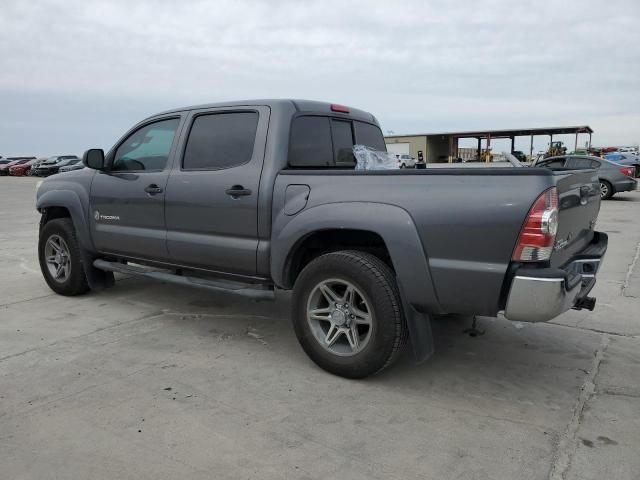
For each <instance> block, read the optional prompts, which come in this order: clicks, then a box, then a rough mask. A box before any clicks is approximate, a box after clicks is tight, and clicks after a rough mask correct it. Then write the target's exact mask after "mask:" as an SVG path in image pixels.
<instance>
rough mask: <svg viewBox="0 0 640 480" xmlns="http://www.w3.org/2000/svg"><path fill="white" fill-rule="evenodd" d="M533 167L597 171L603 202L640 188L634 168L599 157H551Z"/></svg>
mask: <svg viewBox="0 0 640 480" xmlns="http://www.w3.org/2000/svg"><path fill="white" fill-rule="evenodd" d="M532 166H534V167H546V168H550V169H552V170H578V169H592V168H593V169H596V170H597V171H598V179H599V181H600V198H602V199H603V200H607V199H609V198H611V197H613V196H614V195H615V194H616V193H618V192H629V191H633V190H636V189H637V187H638V183H637V182H636V180H635V179H634V176H635V171H634V168H633V167H627V166H624V165H619V164H617V163H614V162H610V161H608V160H605V159H602V158H598V157H591V156H572V155H564V156H560V157H549V158H545V159H543V160H538V161H536V162H534V164H533V165H532Z"/></svg>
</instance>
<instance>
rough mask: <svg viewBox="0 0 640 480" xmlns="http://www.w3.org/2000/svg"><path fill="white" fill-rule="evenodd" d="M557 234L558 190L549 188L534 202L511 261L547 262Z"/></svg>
mask: <svg viewBox="0 0 640 480" xmlns="http://www.w3.org/2000/svg"><path fill="white" fill-rule="evenodd" d="M557 232H558V190H556V187H551V188H550V189H549V190H546V191H545V192H543V193H542V195H540V196H539V197H538V199H537V200H536V201H535V202H534V204H533V206H532V207H531V210H529V214H528V215H527V219H526V220H525V222H524V226H523V227H522V230H521V231H520V236H519V237H518V243H517V245H516V248H515V250H514V251H513V256H512V257H511V259H512V260H513V261H516V262H540V261H545V260H549V258H551V252H552V251H553V244H554V243H555V241H556V233H557Z"/></svg>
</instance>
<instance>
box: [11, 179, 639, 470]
mask: <svg viewBox="0 0 640 480" xmlns="http://www.w3.org/2000/svg"><path fill="white" fill-rule="evenodd" d="M35 183H36V181H35V180H34V179H31V178H4V177H3V178H0V225H1V228H0V269H1V271H2V274H1V275H0V478H6V479H18V478H20V479H43V478H47V479H49V478H65V479H67V478H91V479H102V478H109V479H114V478H117V479H126V478H132V479H134V478H135V479H141V478H149V479H153V480H157V479H164V478H171V479H176V478H203V479H204V478H207V479H209V478H216V479H224V478H230V479H231V478H233V479H236V478H243V479H246V478H253V479H260V480H265V479H282V478H292V479H306V478H313V479H316V478H342V479H344V478H347V479H374V478H385V479H387V478H394V479H402V480H405V479H413V478H438V479H442V478H456V479H547V478H551V479H561V478H566V479H580V480H587V479H603V478H606V479H631V478H635V479H638V478H640V385H639V381H640V315H639V308H638V307H640V300H639V298H638V297H640V266H639V265H638V264H640V262H638V261H637V259H638V255H639V253H640V250H639V247H640V219H639V214H640V193H637V192H634V193H626V194H621V195H618V196H616V197H615V198H614V199H613V200H611V201H607V202H604V203H603V205H602V211H601V214H600V220H599V222H598V228H599V229H601V230H604V231H606V232H609V234H610V244H609V252H608V254H607V257H606V260H605V263H604V265H603V267H602V270H601V272H600V275H599V283H598V285H597V287H596V289H595V295H596V296H597V297H598V305H597V307H596V310H595V311H594V312H592V313H589V312H586V313H585V312H576V311H572V312H568V313H567V314H565V315H563V316H561V317H560V318H558V319H557V320H556V321H554V322H553V323H551V324H518V323H511V322H508V321H506V320H504V319H489V318H482V319H480V326H481V328H483V329H486V334H485V335H484V336H481V337H476V338H471V337H469V336H467V335H465V334H463V333H462V330H463V329H464V328H466V327H467V326H468V324H469V319H468V318H438V319H436V320H435V321H434V330H435V335H436V337H437V339H436V341H437V352H436V354H435V355H434V357H433V358H432V359H431V360H430V361H428V362H427V363H424V364H421V365H418V366H415V365H413V364H411V363H410V362H409V361H408V360H406V359H405V360H404V361H401V362H399V363H398V364H396V365H395V366H394V367H392V368H390V369H388V370H387V371H385V372H384V373H383V374H381V375H379V376H377V377H374V378H371V379H368V380H365V381H348V380H344V379H341V378H337V377H334V376H332V375H329V374H327V373H325V372H323V371H322V370H320V369H318V368H317V367H316V366H315V365H314V364H312V363H311V361H310V360H308V359H307V357H306V356H305V355H304V353H303V352H302V350H301V349H300V348H299V346H298V344H297V341H296V339H295V337H294V334H293V332H292V329H291V327H290V322H289V307H288V298H287V295H280V296H279V299H278V301H276V302H271V303H269V302H261V303H255V302H252V301H248V300H237V299H233V298H231V297H228V296H223V295H217V294H212V293H209V292H205V291H201V290H192V289H187V288H180V287H176V286H173V285H167V284H160V283H157V282H153V281H148V280H143V279H138V278H128V279H122V280H120V281H118V282H117V284H116V287H115V288H113V289H110V290H107V291H104V292H100V293H95V294H89V295H86V296H83V297H76V298H65V297H60V296H57V295H55V294H53V293H52V292H51V291H50V290H49V289H48V288H47V286H46V285H45V283H44V281H43V280H42V277H41V275H40V272H39V267H38V262H37V258H36V242H37V230H38V214H37V212H36V211H35V210H34V205H33V204H34V190H35Z"/></svg>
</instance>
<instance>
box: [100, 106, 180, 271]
mask: <svg viewBox="0 0 640 480" xmlns="http://www.w3.org/2000/svg"><path fill="white" fill-rule="evenodd" d="M179 126H180V116H179V115H178V116H171V117H164V118H158V119H154V120H152V121H150V122H147V123H145V124H143V125H141V126H138V127H137V128H135V129H134V130H133V131H132V132H130V133H129V134H128V135H127V136H126V137H125V138H124V140H122V141H120V142H119V143H118V144H117V145H116V147H115V149H114V151H113V153H112V154H110V155H109V158H108V159H107V160H108V162H110V163H111V169H110V170H108V171H104V172H97V173H96V174H95V176H94V178H93V182H92V185H91V217H90V222H91V232H92V236H93V240H94V243H95V245H96V248H97V249H98V250H99V251H101V252H106V253H117V254H121V255H125V256H129V257H136V258H152V259H166V258H167V257H168V253H167V239H166V227H165V221H164V202H165V192H166V186H167V178H168V176H169V170H170V168H171V162H172V158H173V154H174V151H175V146H176V144H177V142H176V139H177V133H178V128H179Z"/></svg>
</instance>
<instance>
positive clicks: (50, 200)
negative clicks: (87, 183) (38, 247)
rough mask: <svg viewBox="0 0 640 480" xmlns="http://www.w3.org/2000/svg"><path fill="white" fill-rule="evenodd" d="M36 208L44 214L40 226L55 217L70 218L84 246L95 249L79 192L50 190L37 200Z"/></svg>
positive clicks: (87, 248)
mask: <svg viewBox="0 0 640 480" xmlns="http://www.w3.org/2000/svg"><path fill="white" fill-rule="evenodd" d="M36 208H37V209H38V211H39V212H40V213H41V214H42V217H41V219H40V226H41V227H42V225H44V224H46V223H47V222H49V221H50V220H53V219H55V218H65V217H66V218H70V219H71V222H72V223H73V228H74V229H75V231H76V235H77V237H78V240H79V241H80V244H81V245H82V247H83V248H84V249H86V250H93V243H92V242H91V236H90V234H89V228H88V225H87V220H86V218H85V213H84V212H85V209H84V208H83V205H82V202H81V200H80V197H79V196H78V194H77V193H76V192H74V191H70V190H50V191H48V192H45V193H43V194H42V195H41V196H39V197H38V199H37V201H36Z"/></svg>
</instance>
